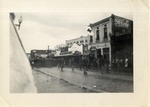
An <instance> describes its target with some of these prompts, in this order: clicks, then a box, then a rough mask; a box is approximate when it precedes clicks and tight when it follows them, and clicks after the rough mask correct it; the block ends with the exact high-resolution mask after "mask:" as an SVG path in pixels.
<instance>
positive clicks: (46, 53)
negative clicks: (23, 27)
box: [30, 49, 56, 59]
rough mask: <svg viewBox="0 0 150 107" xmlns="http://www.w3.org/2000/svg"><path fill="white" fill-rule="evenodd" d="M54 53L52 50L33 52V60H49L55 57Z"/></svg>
mask: <svg viewBox="0 0 150 107" xmlns="http://www.w3.org/2000/svg"><path fill="white" fill-rule="evenodd" d="M54 53H56V52H54V51H52V50H36V49H34V50H31V55H30V56H31V59H40V58H48V57H51V56H54Z"/></svg>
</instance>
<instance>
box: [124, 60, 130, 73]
mask: <svg viewBox="0 0 150 107" xmlns="http://www.w3.org/2000/svg"><path fill="white" fill-rule="evenodd" d="M128 63H129V61H128V58H126V59H125V62H124V64H125V65H124V67H125V71H126V72H128Z"/></svg>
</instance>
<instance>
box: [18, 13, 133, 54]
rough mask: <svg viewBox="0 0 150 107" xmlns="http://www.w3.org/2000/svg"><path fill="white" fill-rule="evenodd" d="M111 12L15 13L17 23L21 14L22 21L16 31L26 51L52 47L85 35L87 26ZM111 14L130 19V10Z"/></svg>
mask: <svg viewBox="0 0 150 107" xmlns="http://www.w3.org/2000/svg"><path fill="white" fill-rule="evenodd" d="M111 14H112V13H111V12H107V13H106V12H105V13H102V12H48V13H43V12H42V13H40V12H39V13H15V15H16V19H15V23H17V21H18V18H19V17H20V16H22V18H23V22H22V24H21V29H20V30H19V31H18V32H19V34H20V37H21V39H22V42H23V45H24V47H25V50H26V52H30V50H32V49H47V48H48V45H49V47H50V49H54V47H55V46H56V45H59V44H62V43H63V44H64V43H65V40H69V39H74V38H77V37H80V36H81V35H83V36H86V35H87V34H88V32H87V26H88V25H89V23H94V22H97V21H99V20H102V19H104V18H106V17H109V16H110V15H111ZM113 14H115V15H118V16H121V17H125V18H128V19H131V20H132V12H131V11H128V12H113Z"/></svg>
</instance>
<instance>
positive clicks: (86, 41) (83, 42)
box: [66, 36, 92, 48]
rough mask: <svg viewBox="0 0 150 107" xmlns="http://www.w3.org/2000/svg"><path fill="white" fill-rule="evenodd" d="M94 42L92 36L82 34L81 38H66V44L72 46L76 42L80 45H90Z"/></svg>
mask: <svg viewBox="0 0 150 107" xmlns="http://www.w3.org/2000/svg"><path fill="white" fill-rule="evenodd" d="M91 42H92V36H81V37H79V38H75V39H70V40H66V45H67V46H68V47H69V48H70V47H71V46H72V45H73V44H74V43H76V44H78V45H88V44H90V43H91Z"/></svg>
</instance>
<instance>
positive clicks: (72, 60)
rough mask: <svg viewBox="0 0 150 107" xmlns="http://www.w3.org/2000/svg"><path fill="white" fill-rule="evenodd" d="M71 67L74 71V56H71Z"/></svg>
mask: <svg viewBox="0 0 150 107" xmlns="http://www.w3.org/2000/svg"><path fill="white" fill-rule="evenodd" d="M71 68H72V71H74V58H71Z"/></svg>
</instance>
